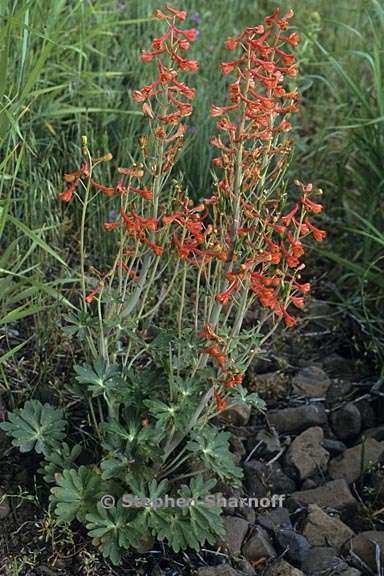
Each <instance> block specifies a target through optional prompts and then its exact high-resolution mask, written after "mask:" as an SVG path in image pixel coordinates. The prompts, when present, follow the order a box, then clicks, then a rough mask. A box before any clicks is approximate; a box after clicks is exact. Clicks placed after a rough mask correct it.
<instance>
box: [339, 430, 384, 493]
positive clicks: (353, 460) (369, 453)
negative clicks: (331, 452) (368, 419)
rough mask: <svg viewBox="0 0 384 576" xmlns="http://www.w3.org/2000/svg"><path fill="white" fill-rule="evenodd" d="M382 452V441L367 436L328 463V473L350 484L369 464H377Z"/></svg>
mask: <svg viewBox="0 0 384 576" xmlns="http://www.w3.org/2000/svg"><path fill="white" fill-rule="evenodd" d="M383 453H384V442H378V441H377V440H375V439H374V438H368V439H367V440H366V441H365V442H364V443H361V444H357V446H353V447H352V448H348V450H346V451H345V452H344V453H343V454H342V455H341V456H337V457H336V458H333V459H332V460H331V462H330V464H329V475H330V476H331V478H333V479H334V480H336V479H339V478H343V479H344V480H346V481H347V482H348V484H352V482H355V481H356V480H358V478H360V476H361V475H362V474H363V473H364V472H365V471H366V470H367V469H368V468H370V467H371V466H374V465H375V464H377V462H378V461H379V459H380V456H381V455H382V454H383Z"/></svg>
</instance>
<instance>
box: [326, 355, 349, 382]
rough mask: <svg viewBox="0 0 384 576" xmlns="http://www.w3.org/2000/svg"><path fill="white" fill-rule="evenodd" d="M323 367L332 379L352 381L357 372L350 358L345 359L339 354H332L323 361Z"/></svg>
mask: <svg viewBox="0 0 384 576" xmlns="http://www.w3.org/2000/svg"><path fill="white" fill-rule="evenodd" d="M322 365H323V368H324V370H325V371H326V373H327V374H329V375H330V376H331V378H344V380H350V379H351V378H353V377H354V375H355V373H356V370H355V366H354V365H353V363H352V362H351V361H350V360H349V359H348V358H343V357H342V356H340V355H339V354H336V353H334V354H330V355H329V356H327V357H326V358H324V359H323V360H322Z"/></svg>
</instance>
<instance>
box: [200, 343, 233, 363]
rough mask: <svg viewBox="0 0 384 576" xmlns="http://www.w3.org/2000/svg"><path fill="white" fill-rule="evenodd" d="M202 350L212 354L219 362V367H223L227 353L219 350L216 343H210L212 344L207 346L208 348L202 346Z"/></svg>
mask: <svg viewBox="0 0 384 576" xmlns="http://www.w3.org/2000/svg"><path fill="white" fill-rule="evenodd" d="M203 352H205V354H209V355H210V356H213V357H214V358H215V359H216V360H217V362H218V363H219V366H220V368H224V364H225V360H226V358H227V355H226V354H225V353H224V352H220V349H219V347H218V346H217V345H216V344H212V346H209V347H208V348H203Z"/></svg>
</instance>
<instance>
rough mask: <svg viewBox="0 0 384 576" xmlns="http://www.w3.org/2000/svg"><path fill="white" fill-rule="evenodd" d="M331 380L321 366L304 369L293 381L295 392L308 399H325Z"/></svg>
mask: <svg viewBox="0 0 384 576" xmlns="http://www.w3.org/2000/svg"><path fill="white" fill-rule="evenodd" d="M330 384H331V380H330V378H329V377H328V375H327V374H326V372H324V370H323V369H322V368H320V367H319V366H307V367H305V368H302V369H301V370H300V371H299V372H298V373H297V374H296V376H295V377H294V378H293V380H292V386H293V391H294V392H295V393H296V394H299V395H301V396H306V397H308V398H323V397H325V395H326V394H327V391H328V388H329V386H330Z"/></svg>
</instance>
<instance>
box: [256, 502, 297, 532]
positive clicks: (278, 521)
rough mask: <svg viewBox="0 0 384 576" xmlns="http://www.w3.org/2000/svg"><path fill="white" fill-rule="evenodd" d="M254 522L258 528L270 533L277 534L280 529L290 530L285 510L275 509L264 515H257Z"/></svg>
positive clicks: (287, 514)
mask: <svg viewBox="0 0 384 576" xmlns="http://www.w3.org/2000/svg"><path fill="white" fill-rule="evenodd" d="M256 521H257V523H258V524H260V526H262V527H263V528H265V529H266V530H270V531H271V532H277V531H278V530H280V529H281V528H292V524H291V520H290V518H289V512H288V510H287V508H280V507H279V508H275V509H273V510H269V511H268V512H265V513H264V514H259V515H258V516H257V518H256Z"/></svg>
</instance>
